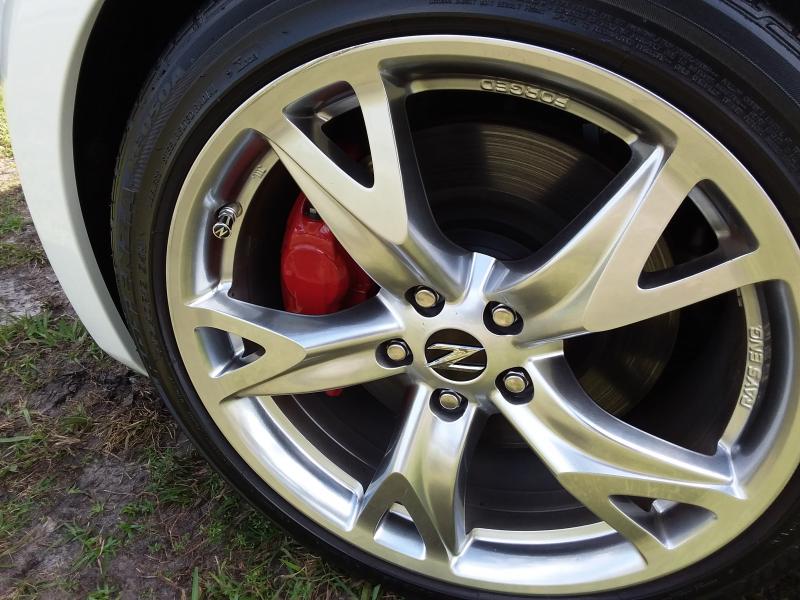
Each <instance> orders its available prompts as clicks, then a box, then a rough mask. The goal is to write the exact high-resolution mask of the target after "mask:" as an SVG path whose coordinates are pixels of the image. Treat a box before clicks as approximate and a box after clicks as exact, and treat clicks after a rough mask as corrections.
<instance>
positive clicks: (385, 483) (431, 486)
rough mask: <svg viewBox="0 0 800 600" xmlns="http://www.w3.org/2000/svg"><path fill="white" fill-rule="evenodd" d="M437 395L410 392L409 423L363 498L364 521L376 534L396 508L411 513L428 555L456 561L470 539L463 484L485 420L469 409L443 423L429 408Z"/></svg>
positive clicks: (422, 388)
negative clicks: (432, 399)
mask: <svg viewBox="0 0 800 600" xmlns="http://www.w3.org/2000/svg"><path fill="white" fill-rule="evenodd" d="M431 392H432V390H431V389H430V388H428V387H427V386H424V385H418V386H415V387H414V388H413V389H412V391H411V392H410V398H409V405H408V413H407V415H406V418H405V422H404V423H403V425H402V426H401V429H400V432H399V434H398V436H397V438H396V440H395V442H394V444H393V446H392V448H391V450H390V451H389V452H388V453H387V455H386V457H385V458H384V460H383V462H382V464H381V466H380V467H379V468H378V471H377V473H376V475H375V477H374V479H373V481H372V483H371V484H370V485H369V487H368V488H367V490H366V492H365V493H364V497H363V499H362V501H361V508H360V512H359V520H360V521H361V523H364V524H366V525H368V526H370V527H371V528H372V530H374V529H375V528H376V527H377V526H378V524H379V522H380V520H381V518H382V517H383V516H384V514H385V513H386V511H387V510H388V509H389V508H391V506H392V505H393V504H394V503H400V504H402V505H403V506H405V508H406V509H407V510H408V512H409V514H410V515H411V518H412V519H413V520H414V524H415V525H416V527H417V530H418V531H419V533H420V536H421V537H422V540H423V541H424V543H425V549H426V553H427V554H428V555H429V556H430V555H435V554H440V555H444V556H448V555H449V556H454V555H456V554H458V552H459V550H460V548H461V546H462V544H463V542H464V539H465V536H466V533H467V532H466V531H465V527H466V525H465V519H464V478H465V476H466V472H467V465H468V463H469V460H470V458H471V455H472V452H473V450H474V446H475V443H476V442H477V439H478V437H479V435H480V431H481V428H482V424H483V414H482V413H480V412H479V411H478V409H477V408H476V406H475V405H474V404H469V405H468V406H467V408H466V411H465V413H464V414H463V415H461V416H460V417H459V418H457V419H454V420H452V421H449V420H444V419H442V418H441V417H439V416H437V415H436V414H434V413H433V411H432V410H431V408H430V404H429V402H430V395H431Z"/></svg>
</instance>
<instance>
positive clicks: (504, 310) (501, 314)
mask: <svg viewBox="0 0 800 600" xmlns="http://www.w3.org/2000/svg"><path fill="white" fill-rule="evenodd" d="M492 322H493V323H494V324H495V325H497V326H498V327H503V328H506V327H511V326H512V325H513V324H514V323H516V322H517V313H515V312H514V311H513V310H511V309H510V308H509V307H508V306H506V305H505V304H498V305H497V306H495V307H494V308H493V309H492Z"/></svg>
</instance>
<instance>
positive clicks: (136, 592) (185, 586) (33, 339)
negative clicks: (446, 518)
mask: <svg viewBox="0 0 800 600" xmlns="http://www.w3.org/2000/svg"><path fill="white" fill-rule="evenodd" d="M1 111H2V104H1V103H0V113H1ZM796 589H798V587H797V580H796V578H793V579H790V580H787V581H785V582H780V584H779V586H778V587H777V588H776V587H774V586H773V587H772V588H771V589H770V591H765V592H764V593H762V594H758V595H756V596H752V597H751V598H753V599H757V598H770V599H771V598H776V599H777V598H793V597H797V594H796V593H795V592H794V590H796ZM22 598H54V599H55V598H59V599H60V598H87V599H92V600H101V599H111V598H126V599H127V598H131V599H133V598H136V599H139V598H141V599H146V598H164V599H171V598H192V599H196V598H230V599H245V598H291V599H295V598H297V599H300V598H302V599H305V598H311V599H318V598H320V599H321V598H337V599H338V598H348V599H350V598H352V599H355V600H377V599H379V598H387V599H392V598H397V596H393V595H391V594H390V593H387V592H385V591H384V590H382V589H381V588H380V587H379V586H373V585H371V584H369V583H366V582H363V581H355V580H353V579H350V578H348V577H346V576H344V575H342V574H340V573H338V572H337V571H336V570H335V569H333V568H332V567H330V566H329V565H327V564H326V563H325V562H323V561H322V560H320V559H319V558H317V557H315V556H314V555H312V554H310V553H308V552H307V551H305V550H304V549H303V548H301V547H300V546H298V544H296V543H295V542H294V541H292V540H291V539H290V538H288V537H287V536H286V535H285V534H283V533H282V532H281V531H280V530H278V529H277V528H276V527H275V526H273V525H272V524H271V523H270V522H269V521H268V520H266V519H265V518H263V517H261V516H260V515H259V514H257V513H256V512H255V511H254V510H252V509H251V508H250V507H249V506H247V505H246V504H245V503H243V502H242V501H241V500H240V499H239V498H238V496H237V495H236V494H235V493H234V492H233V491H232V490H231V489H229V488H228V486H227V485H226V484H225V483H224V482H223V481H222V479H221V478H220V477H219V476H217V475H216V474H215V473H213V472H212V471H211V470H210V469H209V468H208V467H207V466H206V464H205V463H204V462H203V460H202V459H201V458H199V457H198V455H197V454H196V453H195V452H194V451H193V449H192V448H191V446H190V445H189V444H188V443H187V440H186V439H185V438H184V436H182V435H181V434H180V433H179V432H178V431H177V429H176V426H175V424H174V423H173V421H172V420H171V418H170V416H169V415H168V414H167V413H166V411H165V409H164V408H163V407H162V405H161V403H160V401H159V400H158V398H157V397H156V394H155V392H154V391H153V389H152V388H151V386H150V385H149V383H148V381H147V379H145V378H143V377H140V376H138V375H136V374H134V373H132V372H131V371H129V370H128V369H126V368H125V367H123V366H121V365H119V364H117V363H115V362H114V361H113V360H111V359H110V358H108V357H107V356H105V355H104V354H103V352H102V351H100V350H99V348H97V346H96V345H94V343H93V342H92V341H91V339H90V338H89V337H88V336H87V334H86V331H85V330H84V328H83V326H82V325H81V323H80V322H79V321H78V320H77V318H76V317H75V314H74V313H73V311H72V309H71V307H70V305H69V303H68V302H67V300H66V298H65V297H64V295H63V293H62V291H61V288H60V287H59V285H58V282H57V280H56V278H55V276H54V274H53V272H52V270H51V269H50V267H49V266H48V264H47V260H46V258H45V256H44V254H43V252H42V250H41V247H40V246H39V242H38V239H37V237H36V233H35V231H34V228H33V225H32V224H31V223H30V217H29V215H28V213H27V211H26V209H25V206H24V203H23V196H22V191H21V189H20V186H19V181H18V178H17V175H16V169H15V166H14V163H13V160H12V159H11V158H10V151H9V149H8V140H7V133H6V132H5V130H4V122H3V119H2V114H0V600H10V599H22Z"/></svg>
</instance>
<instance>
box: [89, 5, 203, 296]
mask: <svg viewBox="0 0 800 600" xmlns="http://www.w3.org/2000/svg"><path fill="white" fill-rule="evenodd" d="M197 9H198V3H197V1H196V0H170V1H168V2H164V1H163V0H124V1H123V0H115V1H108V0H107V1H106V2H104V4H103V7H102V9H101V10H100V13H99V14H98V17H97V20H96V22H95V24H94V27H93V29H92V33H91V35H90V37H89V41H88V43H87V46H86V52H85V54H84V59H83V63H82V65H81V70H80V75H79V77H78V88H77V93H76V97H75V115H74V127H73V147H74V156H75V175H76V180H77V186H78V198H79V201H80V205H81V211H82V213H83V218H84V222H85V224H86V229H87V231H88V233H89V239H90V242H91V244H92V250H93V251H94V254H95V257H96V258H97V262H98V265H99V266H100V270H101V272H102V274H103V278H104V280H105V282H106V285H107V286H108V288H109V290H110V292H111V294H112V296H113V297H114V301H115V302H117V305H118V306H119V301H118V300H119V299H118V293H117V285H116V280H115V278H114V268H113V264H112V258H111V190H112V186H113V182H114V171H115V166H116V159H117V152H118V150H119V146H120V144H121V142H122V137H123V135H124V133H125V127H126V125H127V122H128V118H129V117H130V114H131V112H132V111H133V107H134V104H135V103H136V99H137V97H138V96H139V92H140V91H141V89H142V87H143V85H144V83H145V81H146V79H147V77H148V75H149V73H150V71H151V70H152V69H153V67H154V66H155V65H156V62H157V61H158V57H159V56H160V55H161V54H162V53H163V51H164V50H165V49H166V48H167V46H168V45H169V43H170V41H171V40H172V39H173V38H174V37H175V35H176V34H177V33H178V31H179V30H180V28H181V27H182V26H183V25H184V23H186V22H188V20H189V19H190V18H191V16H192V15H193V14H194V13H195V12H196V11H197Z"/></svg>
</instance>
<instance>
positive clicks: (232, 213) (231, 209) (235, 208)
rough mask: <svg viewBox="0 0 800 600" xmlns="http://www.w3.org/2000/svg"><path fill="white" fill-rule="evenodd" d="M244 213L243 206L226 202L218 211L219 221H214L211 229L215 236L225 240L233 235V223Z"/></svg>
mask: <svg viewBox="0 0 800 600" xmlns="http://www.w3.org/2000/svg"><path fill="white" fill-rule="evenodd" d="M241 214H242V207H241V206H240V205H239V204H238V203H236V202H232V203H231V204H226V205H225V206H223V207H222V208H220V209H219V210H218V211H217V222H216V223H214V226H213V227H212V229H211V231H212V233H213V234H214V236H215V237H217V238H219V239H221V240H224V239H226V238H228V237H230V235H231V231H232V230H233V224H234V223H236V219H237V218H238V217H239V215H241Z"/></svg>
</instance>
